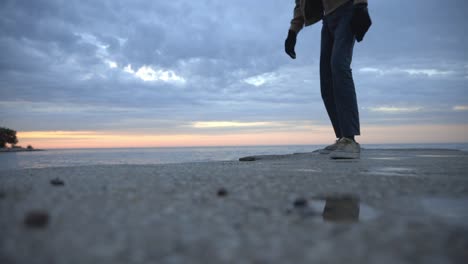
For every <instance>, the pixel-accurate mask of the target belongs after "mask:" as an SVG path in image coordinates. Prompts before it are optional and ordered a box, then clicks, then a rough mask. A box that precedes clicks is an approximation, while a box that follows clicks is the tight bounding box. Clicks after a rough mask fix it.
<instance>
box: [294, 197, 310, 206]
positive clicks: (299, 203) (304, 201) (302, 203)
mask: <svg viewBox="0 0 468 264" xmlns="http://www.w3.org/2000/svg"><path fill="white" fill-rule="evenodd" d="M293 205H294V207H295V208H304V207H306V206H307V199H305V198H296V200H294V203H293Z"/></svg>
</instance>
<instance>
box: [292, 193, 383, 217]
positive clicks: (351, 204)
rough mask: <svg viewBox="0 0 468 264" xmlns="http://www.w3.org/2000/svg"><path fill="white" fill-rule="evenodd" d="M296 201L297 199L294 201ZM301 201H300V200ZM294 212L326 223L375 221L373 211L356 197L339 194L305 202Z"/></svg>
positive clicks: (375, 215) (374, 212) (375, 214)
mask: <svg viewBox="0 0 468 264" xmlns="http://www.w3.org/2000/svg"><path fill="white" fill-rule="evenodd" d="M296 201H297V199H296ZM301 201H302V200H301ZM301 204H303V206H300V207H299V206H296V205H295V208H296V210H298V211H299V214H300V215H302V216H303V217H313V218H319V217H320V219H322V220H323V221H326V222H335V223H340V222H341V223H349V222H357V221H362V220H364V221H366V220H372V219H375V218H376V217H377V215H378V213H377V212H376V210H375V209H373V208H372V207H370V206H367V205H365V204H362V203H361V202H360V199H359V197H358V196H356V195H352V194H341V195H331V196H325V197H320V198H313V199H312V200H310V201H307V200H305V202H303V203H301Z"/></svg>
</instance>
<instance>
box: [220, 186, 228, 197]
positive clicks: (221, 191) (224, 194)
mask: <svg viewBox="0 0 468 264" xmlns="http://www.w3.org/2000/svg"><path fill="white" fill-rule="evenodd" d="M227 194H228V192H227V190H226V189H224V188H220V189H219V190H218V196H219V197H224V196H226V195H227Z"/></svg>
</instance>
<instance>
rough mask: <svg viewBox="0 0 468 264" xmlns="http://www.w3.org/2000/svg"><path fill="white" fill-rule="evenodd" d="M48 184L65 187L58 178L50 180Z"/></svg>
mask: <svg viewBox="0 0 468 264" xmlns="http://www.w3.org/2000/svg"><path fill="white" fill-rule="evenodd" d="M50 184H52V185H54V186H64V185H65V183H64V182H63V181H62V180H61V179H59V178H55V179H52V180H50Z"/></svg>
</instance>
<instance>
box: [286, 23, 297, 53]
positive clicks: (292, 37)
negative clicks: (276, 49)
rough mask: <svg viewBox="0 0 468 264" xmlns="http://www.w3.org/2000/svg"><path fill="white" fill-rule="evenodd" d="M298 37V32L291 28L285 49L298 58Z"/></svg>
mask: <svg viewBox="0 0 468 264" xmlns="http://www.w3.org/2000/svg"><path fill="white" fill-rule="evenodd" d="M296 37H297V34H296V32H294V31H292V30H289V32H288V38H287V39H286V41H285V42H284V50H285V51H286V54H288V55H289V56H290V57H291V58H293V59H295V58H296V52H295V51H294V47H295V46H296Z"/></svg>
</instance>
